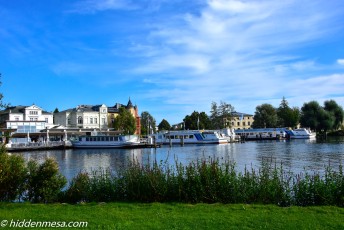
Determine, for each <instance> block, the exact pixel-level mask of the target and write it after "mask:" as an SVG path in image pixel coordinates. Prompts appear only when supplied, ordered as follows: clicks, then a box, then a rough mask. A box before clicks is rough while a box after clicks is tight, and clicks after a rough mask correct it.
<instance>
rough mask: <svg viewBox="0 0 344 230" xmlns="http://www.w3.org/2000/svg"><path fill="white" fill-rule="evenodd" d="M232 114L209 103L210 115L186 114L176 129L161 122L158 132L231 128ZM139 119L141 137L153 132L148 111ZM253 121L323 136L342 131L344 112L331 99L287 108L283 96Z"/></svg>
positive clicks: (229, 107)
mask: <svg viewBox="0 0 344 230" xmlns="http://www.w3.org/2000/svg"><path fill="white" fill-rule="evenodd" d="M233 112H235V109H234V106H232V105H231V104H228V103H226V102H223V101H221V102H220V103H219V104H218V103H216V102H212V103H211V108H210V115H208V114H207V113H206V112H197V111H194V112H192V113H191V114H190V115H186V116H185V118H184V119H183V122H182V123H181V124H180V125H179V126H178V127H172V126H171V125H170V124H169V123H168V121H167V120H165V119H163V120H162V121H161V122H160V124H159V125H158V128H159V130H170V129H173V128H177V129H190V130H192V129H222V128H227V127H229V128H230V127H231V118H232V114H233ZM141 118H142V126H141V131H142V132H141V133H142V134H146V133H147V127H148V126H149V127H150V128H151V130H155V125H156V121H155V119H154V118H153V117H152V116H151V115H150V114H149V113H148V112H143V113H142V115H141ZM253 119H254V122H253V123H252V125H251V126H252V128H276V127H290V128H295V127H297V126H298V125H301V126H302V127H306V128H310V129H312V130H313V131H316V132H318V133H319V132H325V133H326V132H328V131H332V132H333V131H336V130H338V129H340V128H343V127H342V126H343V119H344V111H343V108H342V107H341V106H339V105H338V104H337V102H336V101H334V100H328V101H325V102H324V105H323V106H321V105H320V104H319V103H318V102H317V101H310V102H307V103H304V104H303V106H302V107H301V108H298V107H290V106H289V103H288V101H287V100H286V99H285V98H284V97H283V99H282V101H281V103H280V105H279V106H278V107H277V108H276V107H274V106H273V105H271V104H267V103H264V104H261V105H258V106H257V107H256V110H255V113H254V116H253ZM147 125H148V126H147Z"/></svg>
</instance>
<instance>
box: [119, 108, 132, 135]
mask: <svg viewBox="0 0 344 230" xmlns="http://www.w3.org/2000/svg"><path fill="white" fill-rule="evenodd" d="M114 128H115V129H116V130H121V131H123V133H124V134H129V135H131V134H134V133H135V131H136V120H135V118H134V117H133V115H132V114H131V113H130V112H129V111H128V110H126V109H125V108H124V107H121V108H119V113H118V116H117V117H116V118H115V121H114Z"/></svg>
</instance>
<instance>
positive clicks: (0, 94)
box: [0, 73, 10, 108]
mask: <svg viewBox="0 0 344 230" xmlns="http://www.w3.org/2000/svg"><path fill="white" fill-rule="evenodd" d="M1 85H2V82H1V73H0V86H1ZM3 98H4V95H3V94H2V93H0V108H6V107H8V106H10V104H4V102H3V101H2V99H3Z"/></svg>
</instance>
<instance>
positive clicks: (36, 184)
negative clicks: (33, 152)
mask: <svg viewBox="0 0 344 230" xmlns="http://www.w3.org/2000/svg"><path fill="white" fill-rule="evenodd" d="M28 171H29V177H28V182H27V196H26V199H27V200H29V201H31V202H34V203H37V202H44V203H51V202H54V201H57V199H58V196H59V195H60V194H61V190H62V188H63V187H64V186H65V184H66V183H67V181H66V178H65V177H64V176H63V175H61V174H60V172H59V167H58V164H57V162H56V161H55V160H54V159H52V158H47V159H46V160H45V162H43V163H42V164H41V165H39V164H38V163H37V162H36V161H29V162H28Z"/></svg>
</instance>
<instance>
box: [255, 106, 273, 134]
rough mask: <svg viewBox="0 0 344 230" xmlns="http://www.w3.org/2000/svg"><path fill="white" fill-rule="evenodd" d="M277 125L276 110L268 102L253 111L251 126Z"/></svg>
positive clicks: (271, 126)
mask: <svg viewBox="0 0 344 230" xmlns="http://www.w3.org/2000/svg"><path fill="white" fill-rule="evenodd" d="M276 126H277V112H276V109H275V108H274V107H273V106H272V105H270V104H262V105H259V106H257V107H256V111H255V113H254V122H253V123H252V127H253V128H273V127H276Z"/></svg>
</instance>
